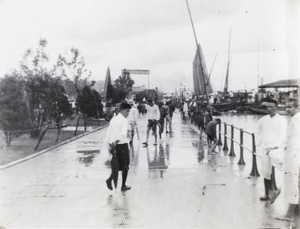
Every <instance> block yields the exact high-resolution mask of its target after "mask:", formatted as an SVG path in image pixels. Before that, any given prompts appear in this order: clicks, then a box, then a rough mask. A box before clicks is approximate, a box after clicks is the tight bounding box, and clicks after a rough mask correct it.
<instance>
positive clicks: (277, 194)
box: [270, 188, 281, 204]
mask: <svg viewBox="0 0 300 229" xmlns="http://www.w3.org/2000/svg"><path fill="white" fill-rule="evenodd" d="M280 192H281V189H280V188H279V189H278V190H277V191H274V195H273V197H272V198H271V199H270V203H271V204H273V203H274V201H275V200H276V199H277V197H278V196H279V194H280Z"/></svg>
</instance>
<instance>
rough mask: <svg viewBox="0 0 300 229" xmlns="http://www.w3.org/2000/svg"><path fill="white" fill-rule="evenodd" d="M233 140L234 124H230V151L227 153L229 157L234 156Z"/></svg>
mask: <svg viewBox="0 0 300 229" xmlns="http://www.w3.org/2000/svg"><path fill="white" fill-rule="evenodd" d="M233 140H234V126H233V125H231V144H230V153H229V156H231V157H235V153H234V141H233Z"/></svg>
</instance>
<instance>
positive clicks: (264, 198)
mask: <svg viewBox="0 0 300 229" xmlns="http://www.w3.org/2000/svg"><path fill="white" fill-rule="evenodd" d="M259 199H260V200H261V201H268V200H269V196H267V195H265V196H262V197H260V198H259Z"/></svg>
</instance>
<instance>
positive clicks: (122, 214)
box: [107, 192, 131, 228]
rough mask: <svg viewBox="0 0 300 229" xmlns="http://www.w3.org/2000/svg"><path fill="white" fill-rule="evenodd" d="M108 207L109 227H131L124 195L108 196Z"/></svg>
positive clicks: (129, 214) (129, 213)
mask: <svg viewBox="0 0 300 229" xmlns="http://www.w3.org/2000/svg"><path fill="white" fill-rule="evenodd" d="M107 206H108V207H109V213H108V218H109V222H108V223H109V225H110V226H111V227H117V228H123V227H125V228H128V227H130V225H131V222H130V221H131V212H130V208H129V204H128V198H127V197H126V193H125V192H123V193H122V195H109V196H108V198H107Z"/></svg>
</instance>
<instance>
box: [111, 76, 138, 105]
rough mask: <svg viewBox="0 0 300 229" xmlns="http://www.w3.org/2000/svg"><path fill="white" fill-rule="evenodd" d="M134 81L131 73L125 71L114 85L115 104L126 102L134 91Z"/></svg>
mask: <svg viewBox="0 0 300 229" xmlns="http://www.w3.org/2000/svg"><path fill="white" fill-rule="evenodd" d="M133 85H134V81H133V80H132V79H131V77H130V73H129V71H126V70H125V71H123V72H122V75H121V76H119V78H118V79H116V81H115V83H114V99H113V103H119V102H120V101H122V100H124V99H125V98H126V97H127V96H128V95H129V94H130V92H131V91H132V86H133Z"/></svg>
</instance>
